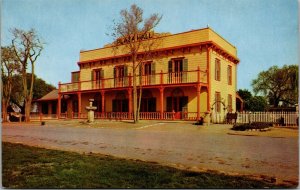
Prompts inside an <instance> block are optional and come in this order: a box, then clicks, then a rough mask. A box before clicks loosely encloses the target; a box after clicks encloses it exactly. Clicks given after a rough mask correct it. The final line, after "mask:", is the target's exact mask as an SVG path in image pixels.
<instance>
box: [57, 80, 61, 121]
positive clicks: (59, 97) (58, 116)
mask: <svg viewBox="0 0 300 190" xmlns="http://www.w3.org/2000/svg"><path fill="white" fill-rule="evenodd" d="M60 106H61V94H60V81H59V82H58V98H57V112H56V113H57V119H60V112H61V107H60Z"/></svg>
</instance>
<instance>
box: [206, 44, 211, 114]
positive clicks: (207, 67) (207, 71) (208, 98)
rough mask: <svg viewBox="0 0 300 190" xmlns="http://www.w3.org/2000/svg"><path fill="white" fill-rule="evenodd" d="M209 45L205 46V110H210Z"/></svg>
mask: <svg viewBox="0 0 300 190" xmlns="http://www.w3.org/2000/svg"><path fill="white" fill-rule="evenodd" d="M209 52H210V47H207V55H206V56H207V64H206V69H207V70H206V77H207V83H208V86H207V108H206V109H207V111H208V112H210V90H211V82H210V53H209Z"/></svg>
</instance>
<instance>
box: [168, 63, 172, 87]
mask: <svg viewBox="0 0 300 190" xmlns="http://www.w3.org/2000/svg"><path fill="white" fill-rule="evenodd" d="M172 71H173V69H172V60H170V61H169V62H168V73H169V74H168V81H169V83H172Z"/></svg>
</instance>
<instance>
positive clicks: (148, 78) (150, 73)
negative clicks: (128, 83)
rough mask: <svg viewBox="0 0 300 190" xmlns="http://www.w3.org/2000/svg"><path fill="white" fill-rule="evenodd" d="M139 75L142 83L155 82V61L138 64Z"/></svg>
mask: <svg viewBox="0 0 300 190" xmlns="http://www.w3.org/2000/svg"><path fill="white" fill-rule="evenodd" d="M140 75H142V77H141V80H142V81H141V83H142V85H150V84H155V63H154V62H152V61H148V62H145V63H143V64H141V65H140Z"/></svg>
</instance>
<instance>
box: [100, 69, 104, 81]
mask: <svg viewBox="0 0 300 190" xmlns="http://www.w3.org/2000/svg"><path fill="white" fill-rule="evenodd" d="M100 78H101V79H104V70H103V69H101V70H100Z"/></svg>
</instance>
